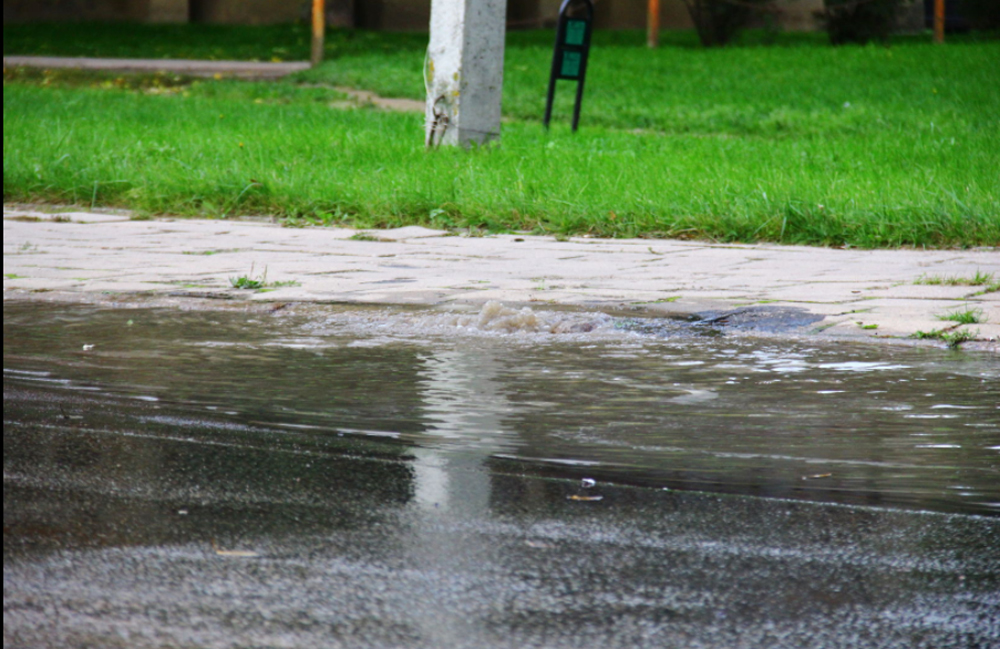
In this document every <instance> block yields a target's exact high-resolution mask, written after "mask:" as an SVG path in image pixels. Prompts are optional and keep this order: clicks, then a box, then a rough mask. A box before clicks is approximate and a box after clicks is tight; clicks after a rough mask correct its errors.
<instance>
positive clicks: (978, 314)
mask: <svg viewBox="0 0 1000 649" xmlns="http://www.w3.org/2000/svg"><path fill="white" fill-rule="evenodd" d="M937 319H938V320H947V321H949V322H957V323H958V324H963V325H970V324H981V323H983V322H986V320H987V318H986V317H985V316H984V315H983V310H982V309H965V310H964V311H952V312H951V313H945V314H943V315H939V316H937Z"/></svg>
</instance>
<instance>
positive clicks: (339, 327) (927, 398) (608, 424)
mask: <svg viewBox="0 0 1000 649" xmlns="http://www.w3.org/2000/svg"><path fill="white" fill-rule="evenodd" d="M505 313H506V315H505V314H504V313H501V312H497V314H496V317H495V318H493V317H492V316H491V318H492V319H489V318H484V316H483V315H482V314H471V315H461V314H459V315H454V314H443V313H429V312H419V311H400V310H392V309H369V310H365V311H356V310H355V311H348V310H342V311H337V310H334V309H329V308H313V309H309V310H303V311H300V312H299V313H295V312H288V311H276V312H274V313H242V312H239V313H237V312H226V311H213V312H196V313H185V312H179V311H169V310H163V311H161V310H155V309H127V310H125V309H123V310H114V309H100V308H95V307H85V306H75V307H72V306H65V305H64V306H40V305H37V304H16V303H5V305H4V555H5V562H4V602H5V603H4V617H5V625H4V626H5V629H4V636H5V645H6V644H8V642H9V643H11V646H19V645H20V646H42V645H53V646H54V645H60V646H83V645H86V644H88V642H90V643H91V644H92V643H93V642H92V641H94V642H97V643H98V644H102V643H103V644H107V642H106V641H107V638H109V637H112V636H113V637H117V638H126V639H127V640H126V645H128V646H140V647H144V646H162V642H161V640H158V639H157V638H161V639H162V638H168V639H169V642H167V644H173V645H183V644H192V645H199V646H245V645H247V644H252V645H262V646H324V647H326V646H352V647H357V646H361V647H368V646H371V647H376V646H377V647H383V646H384V647H388V646H435V647H465V646H469V647H472V646H476V647H481V646H485V647H488V646H497V647H507V646H510V647H530V646H538V647H561V646H567V647H576V646H608V647H617V646H621V647H642V646H650V647H653V646H657V647H659V646H709V647H735V646H806V645H807V644H808V645H822V646H829V647H856V646H863V645H866V644H871V645H873V646H874V645H877V646H886V647H897V646H898V647H950V646H954V647H959V646H963V647H964V646H976V643H979V645H981V646H987V645H988V644H989V643H990V642H996V641H1000V628H998V627H997V624H996V620H997V619H1000V595H998V594H997V593H998V592H1000V549H998V548H1000V522H998V521H1000V519H998V518H997V517H996V513H997V511H1000V479H998V478H1000V471H998V458H1000V409H998V408H1000V406H998V403H1000V389H998V385H1000V364H998V362H997V360H996V358H995V357H988V356H975V355H963V354H959V353H953V352H947V351H944V350H936V349H909V348H893V349H876V348H872V347H853V346H843V345H840V346H828V345H821V344H818V343H813V342H809V341H806V342H803V341H801V340H800V341H776V340H761V339H740V338H729V337H721V338H720V337H704V336H697V335H692V334H690V333H685V332H684V330H683V328H674V327H672V326H665V327H663V328H662V331H667V332H671V335H670V336H668V337H651V336H649V335H641V334H638V333H635V332H634V331H630V330H627V329H628V328H627V327H626V328H625V329H626V330H623V328H621V327H619V326H617V324H616V322H615V321H614V320H613V319H611V318H608V317H607V316H603V315H601V314H567V313H548V314H546V313H544V312H539V313H534V312H532V313H524V312H518V311H514V312H509V313H507V312H505ZM497 318H506V320H498V319H497ZM498 323H499V325H500V326H497V324H498ZM516 323H522V324H516ZM523 323H529V324H528V326H527V328H528V329H531V331H524V328H525V326H524V325H523ZM553 332H554V333H553ZM584 478H587V479H590V480H593V484H591V482H589V481H588V482H585V483H584V482H581V480H582V479H584ZM758 496H766V497H767V498H758ZM790 499H791V500H790ZM858 505H865V506H863V507H859V506H858ZM870 505H876V506H877V507H870ZM66 558H72V561H69V562H66V561H65V559H66ZM239 562H242V563H239ZM54 619H58V620H59V622H53V620H54ZM135 619H139V620H145V621H146V623H139V624H136V623H135V622H134V621H133V620H135ZM206 621H207V622H206ZM95 639H96V640H95ZM821 640H822V641H821ZM867 640H871V642H868V641H867ZM970 643H971V644H970Z"/></svg>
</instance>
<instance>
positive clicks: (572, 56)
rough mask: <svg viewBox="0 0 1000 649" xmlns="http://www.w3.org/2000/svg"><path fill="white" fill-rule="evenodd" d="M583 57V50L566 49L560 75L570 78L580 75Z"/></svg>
mask: <svg viewBox="0 0 1000 649" xmlns="http://www.w3.org/2000/svg"><path fill="white" fill-rule="evenodd" d="M582 59H583V54H582V53H581V52H569V51H564V52H563V53H562V66H561V67H560V69H559V76H561V77H564V78H569V79H576V78H577V77H579V76H580V63H581V62H582Z"/></svg>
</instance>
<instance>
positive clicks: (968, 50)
mask: <svg viewBox="0 0 1000 649" xmlns="http://www.w3.org/2000/svg"><path fill="white" fill-rule="evenodd" d="M4 33H5V46H4V48H5V52H6V51H8V44H7V42H6V41H7V33H8V30H7V28H6V27H5V32H4ZM425 38H426V37H420V36H418V35H412V34H410V35H392V34H370V33H363V32H338V33H335V34H333V35H331V38H330V39H329V41H328V53H329V54H330V55H331V56H333V57H335V58H334V59H333V60H331V61H329V62H328V63H326V64H324V65H323V66H321V67H320V68H318V69H316V70H311V71H309V72H307V73H304V74H303V75H301V76H300V77H298V78H296V79H292V80H286V81H283V82H278V83H246V82H244V83H240V82H234V81H200V82H196V83H195V84H194V85H190V84H189V83H188V82H187V81H185V80H176V81H174V80H171V79H169V78H161V79H160V80H159V81H156V79H155V78H154V79H152V80H150V81H149V83H132V82H128V81H125V80H122V81H119V80H118V79H117V78H114V77H110V78H97V79H94V78H89V79H88V78H78V79H73V78H69V77H67V76H61V75H59V74H50V75H38V74H35V75H32V74H28V73H21V72H17V71H5V79H4V199H5V201H38V200H44V201H51V202H57V203H66V202H71V203H77V204H83V205H86V206H89V205H94V206H98V205H105V206H123V207H130V208H133V209H138V210H140V211H143V212H149V213H162V212H169V213H176V214H190V215H208V216H236V215H243V214H271V215H276V216H278V217H281V218H286V219H288V220H289V222H292V223H306V222H317V223H330V222H337V223H350V224H354V225H358V226H362V227H379V226H382V227H387V226H396V225H403V224H409V223H421V224H427V225H432V226H436V227H472V228H486V229H489V230H534V231H548V232H556V233H562V234H578V233H591V234H595V235H601V236H669V237H698V238H708V239H714V240H719V241H762V240H766V241H781V242H790V243H807V244H816V245H852V246H861V247H875V246H907V245H912V246H976V245H997V244H998V243H1000V84H998V83H997V72H996V66H995V62H996V61H997V60H1000V43H997V42H989V41H975V40H969V41H967V42H959V43H955V44H951V45H948V46H946V47H935V46H933V45H931V44H928V43H925V42H923V41H922V40H921V39H910V40H906V41H901V42H897V43H896V44H895V45H894V46H892V47H889V48H886V47H843V48H832V47H829V46H827V45H826V44H825V42H824V41H823V37H822V35H802V36H788V37H787V38H786V39H785V41H784V42H783V44H780V45H778V46H774V47H761V46H757V45H754V44H753V40H752V38H753V35H752V34H751V35H750V36H749V37H748V42H749V44H747V45H744V46H742V47H735V48H727V49H720V50H703V49H699V48H697V47H695V46H694V39H693V35H691V34H679V35H672V36H671V37H670V38H668V39H666V40H667V41H668V44H667V45H666V46H664V47H662V48H660V49H659V50H656V51H653V52H650V51H649V50H647V49H645V48H644V47H643V46H642V36H641V34H636V33H629V32H626V33H598V34H597V35H596V39H595V46H594V49H593V51H592V53H591V57H592V58H591V67H590V73H589V75H588V80H587V93H586V96H585V100H584V111H583V120H582V124H583V126H582V128H581V130H580V131H579V132H578V133H577V134H571V133H570V132H569V129H568V128H567V127H566V125H565V122H566V121H568V114H569V110H570V99H571V95H572V86H571V84H568V83H566V84H561V85H560V88H559V99H560V101H559V104H558V107H557V114H556V118H555V119H556V123H555V124H554V128H553V129H552V131H551V132H546V131H545V130H544V129H543V128H542V127H541V124H540V117H541V113H542V110H543V108H544V93H545V85H546V81H547V75H548V67H549V63H550V57H551V48H550V46H549V41H550V39H551V33H550V32H514V33H511V34H509V36H508V47H507V57H506V67H505V88H504V113H505V116H506V117H507V121H506V122H505V124H504V127H503V141H502V144H501V145H500V146H494V147H489V148H484V149H478V150H472V151H461V150H448V149H440V150H436V151H425V150H424V147H423V117H422V115H400V114H391V113H383V112H380V111H376V110H372V109H354V110H344V109H342V108H334V107H331V106H330V104H331V102H333V101H335V100H336V99H337V97H338V95H337V93H335V92H334V91H332V90H330V89H329V86H333V85H349V86H354V87H360V88H366V89H371V90H375V91H376V92H379V93H380V94H384V95H387V96H403V97H413V98H420V97H421V96H422V94H423V82H422V79H421V67H422V65H423V43H424V39H425ZM261 42H262V45H261V47H262V48H265V49H266V48H267V47H271V49H272V50H273V47H276V46H273V45H271V44H270V43H265V42H263V39H262V41H261ZM217 58H229V57H228V56H219V57H217ZM243 58H252V57H249V56H247V57H243ZM260 58H265V59H266V58H267V57H266V56H264V57H260ZM317 85H319V87H316V86H317Z"/></svg>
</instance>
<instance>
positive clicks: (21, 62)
mask: <svg viewBox="0 0 1000 649" xmlns="http://www.w3.org/2000/svg"><path fill="white" fill-rule="evenodd" d="M3 67H4V68H69V69H74V70H107V71H109V72H147V73H151V74H153V73H156V72H173V73H175V74H183V75H187V76H194V77H211V76H215V75H221V76H227V77H240V78H252V79H277V78H280V77H284V76H287V75H289V74H292V73H294V72H301V71H302V70H308V69H309V64H308V63H303V62H300V61H291V62H284V63H264V62H258V61H189V60H185V59H99V58H86V57H66V56H5V57H3Z"/></svg>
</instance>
